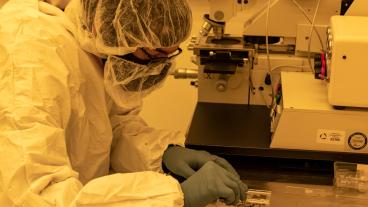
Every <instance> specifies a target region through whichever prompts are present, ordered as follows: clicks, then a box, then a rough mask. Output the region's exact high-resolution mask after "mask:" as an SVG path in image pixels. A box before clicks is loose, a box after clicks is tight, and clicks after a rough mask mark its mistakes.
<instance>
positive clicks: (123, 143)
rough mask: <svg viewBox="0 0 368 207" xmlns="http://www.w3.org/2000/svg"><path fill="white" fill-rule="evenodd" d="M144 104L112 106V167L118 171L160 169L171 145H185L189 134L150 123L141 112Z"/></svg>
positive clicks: (157, 170)
mask: <svg viewBox="0 0 368 207" xmlns="http://www.w3.org/2000/svg"><path fill="white" fill-rule="evenodd" d="M141 105H142V104H141V103H137V104H136V105H135V106H129V107H124V106H117V105H115V104H113V106H112V110H111V115H110V120H111V124H112V128H113V135H114V139H113V143H112V151H111V167H112V169H113V170H114V171H115V172H138V171H147V170H149V171H156V172H159V171H161V170H162V156H163V154H164V152H165V150H166V149H167V147H168V146H169V145H171V144H172V145H180V146H184V142H185V136H184V135H183V134H182V133H181V132H179V131H170V130H162V129H155V128H152V127H150V126H148V125H147V124H146V122H145V121H144V120H143V119H142V118H141V117H140V116H139V112H140V109H141Z"/></svg>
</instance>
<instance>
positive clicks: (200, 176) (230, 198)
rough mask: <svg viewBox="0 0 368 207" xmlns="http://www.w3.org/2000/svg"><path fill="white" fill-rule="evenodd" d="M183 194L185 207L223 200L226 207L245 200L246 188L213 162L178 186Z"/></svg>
mask: <svg viewBox="0 0 368 207" xmlns="http://www.w3.org/2000/svg"><path fill="white" fill-rule="evenodd" d="M180 185H181V189H182V191H183V193H184V206H185V207H202V206H205V205H207V204H209V203H212V202H215V201H216V200H217V199H224V202H225V203H226V204H228V205H236V204H237V203H238V202H239V201H240V200H242V201H243V200H245V198H246V195H245V192H246V191H247V190H248V187H247V186H246V185H245V184H244V183H243V182H242V181H241V180H240V179H239V178H237V177H236V176H234V175H233V174H232V173H230V172H228V171H227V170H225V169H224V168H222V167H220V166H219V165H217V164H216V163H215V162H213V161H209V162H207V163H206V164H205V165H203V167H202V168H201V169H199V170H198V171H197V172H196V173H195V174H194V175H192V176H191V177H190V178H188V179H187V180H186V181H184V182H183V183H181V184H180Z"/></svg>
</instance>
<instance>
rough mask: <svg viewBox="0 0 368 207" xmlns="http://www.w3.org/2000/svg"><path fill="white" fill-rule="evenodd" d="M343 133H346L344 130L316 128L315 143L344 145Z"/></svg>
mask: <svg viewBox="0 0 368 207" xmlns="http://www.w3.org/2000/svg"><path fill="white" fill-rule="evenodd" d="M345 134H346V133H345V131H338V130H331V129H318V130H317V143H320V144H335V145H344V141H345Z"/></svg>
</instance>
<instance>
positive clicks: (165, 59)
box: [139, 47, 183, 65]
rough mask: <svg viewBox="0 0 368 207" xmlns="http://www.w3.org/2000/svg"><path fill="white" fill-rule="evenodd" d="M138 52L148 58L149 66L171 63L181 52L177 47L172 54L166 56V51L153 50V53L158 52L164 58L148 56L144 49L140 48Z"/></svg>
mask: <svg viewBox="0 0 368 207" xmlns="http://www.w3.org/2000/svg"><path fill="white" fill-rule="evenodd" d="M139 49H140V50H142V52H143V53H144V54H145V55H146V56H147V57H149V58H150V59H149V64H154V65H155V64H160V63H165V62H170V61H172V60H173V59H174V58H176V57H177V56H178V55H180V54H181V53H182V52H183V50H182V49H181V48H180V47H178V49H176V50H175V51H174V52H172V53H170V54H168V53H167V52H166V51H164V50H162V49H160V48H157V49H155V51H157V52H159V53H160V54H161V55H163V56H165V57H155V56H154V55H152V54H150V53H149V52H148V51H147V50H146V48H144V47H142V48H139Z"/></svg>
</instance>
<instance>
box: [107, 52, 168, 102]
mask: <svg viewBox="0 0 368 207" xmlns="http://www.w3.org/2000/svg"><path fill="white" fill-rule="evenodd" d="M171 66H172V63H171V62H170V61H165V62H158V61H157V62H150V63H148V64H147V65H141V64H137V63H134V62H131V61H128V60H125V59H123V58H121V57H117V56H109V57H108V59H107V61H106V63H105V69H104V81H105V88H106V91H107V93H108V94H109V95H110V96H111V98H112V99H113V100H114V101H115V102H117V103H121V104H124V105H127V104H128V105H130V104H132V103H136V102H137V101H140V100H141V99H142V98H143V97H145V96H146V95H148V94H149V93H151V92H152V91H153V90H155V89H157V88H158V87H159V86H161V85H162V83H163V80H164V79H166V77H167V75H168V74H169V72H170V69H171Z"/></svg>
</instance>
